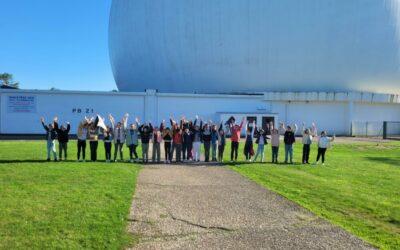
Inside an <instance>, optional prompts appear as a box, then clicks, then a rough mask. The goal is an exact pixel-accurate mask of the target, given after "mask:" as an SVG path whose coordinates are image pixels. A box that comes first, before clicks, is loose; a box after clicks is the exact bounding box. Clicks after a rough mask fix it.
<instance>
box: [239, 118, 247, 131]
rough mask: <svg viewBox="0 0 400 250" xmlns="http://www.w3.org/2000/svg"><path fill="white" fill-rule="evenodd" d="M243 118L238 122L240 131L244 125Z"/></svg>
mask: <svg viewBox="0 0 400 250" xmlns="http://www.w3.org/2000/svg"><path fill="white" fill-rule="evenodd" d="M245 119H246V118H245V117H243V119H242V121H241V122H240V126H239V127H240V130H242V128H243V125H244V121H245Z"/></svg>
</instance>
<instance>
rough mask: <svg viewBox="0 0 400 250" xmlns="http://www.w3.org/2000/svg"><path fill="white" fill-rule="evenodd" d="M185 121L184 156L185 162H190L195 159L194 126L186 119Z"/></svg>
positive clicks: (183, 136)
mask: <svg viewBox="0 0 400 250" xmlns="http://www.w3.org/2000/svg"><path fill="white" fill-rule="evenodd" d="M183 119H184V122H183V126H182V127H183V135H182V156H183V160H184V161H189V160H191V159H193V157H192V149H193V124H191V122H189V121H187V120H186V119H185V118H184V117H183Z"/></svg>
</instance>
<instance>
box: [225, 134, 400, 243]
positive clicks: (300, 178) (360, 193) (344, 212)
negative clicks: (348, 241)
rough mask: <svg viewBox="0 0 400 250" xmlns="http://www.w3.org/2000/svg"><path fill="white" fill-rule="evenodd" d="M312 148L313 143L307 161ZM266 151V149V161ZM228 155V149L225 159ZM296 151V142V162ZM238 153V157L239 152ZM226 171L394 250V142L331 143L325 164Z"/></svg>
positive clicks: (398, 200)
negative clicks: (249, 180) (237, 174)
mask: <svg viewBox="0 0 400 250" xmlns="http://www.w3.org/2000/svg"><path fill="white" fill-rule="evenodd" d="M242 144H243V143H242ZM242 146H243V145H242ZM255 149H256V148H255ZM283 149H284V148H283V147H281V148H280V161H283V159H284V151H283ZM316 150H317V149H316V146H315V145H314V146H313V148H312V154H311V159H312V160H313V161H315V157H316ZM270 151H271V149H270V146H269V145H268V147H266V160H267V161H270V160H271V152H270ZM229 152H230V148H229V146H228V148H227V151H226V160H228V159H229V158H228V155H229ZM301 152H302V149H301V144H300V143H297V144H296V147H295V161H296V162H301ZM239 153H240V155H241V157H242V156H243V149H241V150H240V151H239ZM241 159H243V157H242V158H241ZM231 168H232V169H233V170H235V171H237V172H239V173H240V174H242V175H244V176H246V177H248V178H250V179H251V180H254V181H255V182H257V183H259V184H261V185H263V186H265V187H266V188H268V189H270V190H272V191H275V192H277V193H279V194H281V195H283V196H285V197H287V198H288V199H290V200H292V201H295V202H297V203H298V204H300V205H302V206H303V207H306V208H307V209H309V210H311V211H312V212H314V213H315V214H317V215H319V216H321V217H323V218H326V219H328V220H329V221H331V222H332V223H334V224H336V225H339V226H341V227H343V228H345V229H346V230H348V231H349V232H351V233H353V234H354V235H357V236H359V237H360V238H362V239H364V240H366V241H367V242H369V243H371V244H373V245H375V246H377V247H379V248H382V249H400V143H399V142H391V143H379V144H377V143H373V142H354V143H351V144H350V143H340V144H339V143H335V144H334V146H333V148H332V149H330V150H328V152H327V162H326V165H325V166H321V165H318V166H317V167H316V166H312V165H311V166H310V165H308V166H304V165H300V164H295V165H283V164H282V165H281V164H279V165H273V164H270V163H267V164H261V163H254V164H247V163H243V164H232V165H231Z"/></svg>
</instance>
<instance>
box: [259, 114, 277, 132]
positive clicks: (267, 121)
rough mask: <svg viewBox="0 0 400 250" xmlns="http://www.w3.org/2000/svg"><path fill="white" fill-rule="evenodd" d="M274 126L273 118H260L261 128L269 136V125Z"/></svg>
mask: <svg viewBox="0 0 400 250" xmlns="http://www.w3.org/2000/svg"><path fill="white" fill-rule="evenodd" d="M271 123H272V124H275V117H273V116H263V118H262V128H263V129H264V130H265V131H267V134H268V135H270V134H271V128H270V124H271Z"/></svg>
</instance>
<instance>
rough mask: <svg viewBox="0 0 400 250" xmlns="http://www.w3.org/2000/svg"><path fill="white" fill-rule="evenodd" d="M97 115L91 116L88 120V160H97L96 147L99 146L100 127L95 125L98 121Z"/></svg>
mask: <svg viewBox="0 0 400 250" xmlns="http://www.w3.org/2000/svg"><path fill="white" fill-rule="evenodd" d="M98 117H99V116H98V115H97V116H96V118H91V119H90V120H89V127H88V133H89V146H90V160H91V161H93V162H95V161H97V148H98V146H99V134H100V128H99V127H98V126H97V125H98V123H99V118H98Z"/></svg>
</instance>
